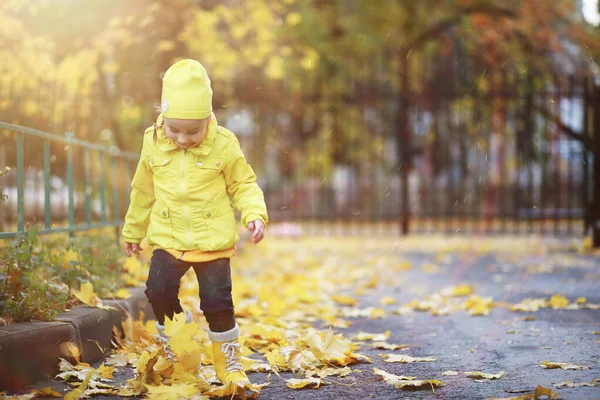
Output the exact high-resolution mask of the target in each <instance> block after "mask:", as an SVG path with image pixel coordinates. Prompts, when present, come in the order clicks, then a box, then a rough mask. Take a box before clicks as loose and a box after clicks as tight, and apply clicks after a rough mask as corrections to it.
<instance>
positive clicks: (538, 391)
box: [533, 385, 560, 399]
mask: <svg viewBox="0 0 600 400" xmlns="http://www.w3.org/2000/svg"><path fill="white" fill-rule="evenodd" d="M541 396H548V398H549V399H559V398H560V394H559V393H556V392H553V391H552V390H550V389H548V388H545V387H543V386H540V385H538V386H537V387H536V388H535V391H534V392H533V398H534V399H537V398H539V397H541Z"/></svg>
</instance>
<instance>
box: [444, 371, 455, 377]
mask: <svg viewBox="0 0 600 400" xmlns="http://www.w3.org/2000/svg"><path fill="white" fill-rule="evenodd" d="M442 375H444V376H457V375H458V371H444V372H442Z"/></svg>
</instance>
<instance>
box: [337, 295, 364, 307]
mask: <svg viewBox="0 0 600 400" xmlns="http://www.w3.org/2000/svg"><path fill="white" fill-rule="evenodd" d="M331 298H332V299H333V301H335V302H336V303H338V304H342V305H345V306H354V305H356V303H358V300H357V299H355V298H354V297H350V296H348V295H339V296H332V297H331Z"/></svg>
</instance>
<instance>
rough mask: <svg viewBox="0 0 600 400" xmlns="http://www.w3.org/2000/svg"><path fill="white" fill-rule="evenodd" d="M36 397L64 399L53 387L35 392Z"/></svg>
mask: <svg viewBox="0 0 600 400" xmlns="http://www.w3.org/2000/svg"><path fill="white" fill-rule="evenodd" d="M35 396H40V397H63V395H62V394H60V393H58V392H57V391H56V390H54V389H52V388H51V387H45V388H43V389H40V390H38V391H36V392H35Z"/></svg>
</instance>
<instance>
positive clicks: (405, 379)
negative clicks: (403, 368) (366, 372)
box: [373, 368, 445, 390]
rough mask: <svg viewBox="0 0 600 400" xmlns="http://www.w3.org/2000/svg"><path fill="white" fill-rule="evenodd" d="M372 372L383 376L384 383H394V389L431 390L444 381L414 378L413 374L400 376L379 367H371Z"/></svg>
mask: <svg viewBox="0 0 600 400" xmlns="http://www.w3.org/2000/svg"><path fill="white" fill-rule="evenodd" d="M373 373H374V374H375V375H379V376H381V377H382V378H383V380H384V381H385V383H388V384H390V385H394V387H395V388H396V389H404V388H424V389H429V388H431V389H432V390H433V389H434V387H435V386H444V385H445V383H444V382H441V381H438V380H435V379H424V380H415V377H414V376H401V375H394V374H390V373H389V372H386V371H384V370H381V369H379V368H373Z"/></svg>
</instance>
